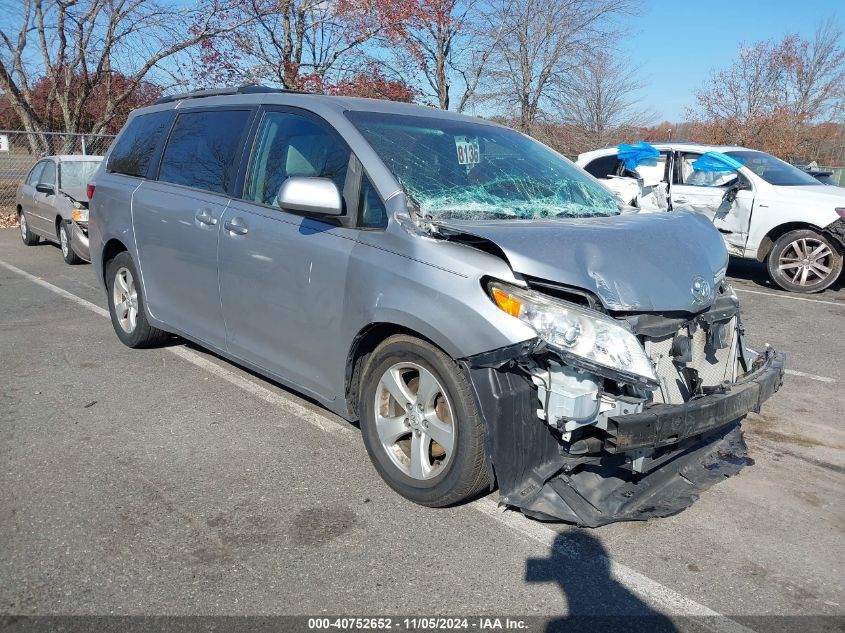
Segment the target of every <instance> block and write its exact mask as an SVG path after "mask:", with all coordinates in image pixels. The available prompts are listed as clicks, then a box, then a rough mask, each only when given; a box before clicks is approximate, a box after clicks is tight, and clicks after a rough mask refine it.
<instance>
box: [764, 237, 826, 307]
mask: <svg viewBox="0 0 845 633" xmlns="http://www.w3.org/2000/svg"><path fill="white" fill-rule="evenodd" d="M766 268H767V269H768V271H769V276H770V277H771V278H772V281H774V282H775V283H776V284H777V285H778V286H780V287H781V288H783V289H784V290H788V291H789V292H801V293H813V292H821V291H822V290H824V289H825V288H827V287H828V286H830V285H831V284H832V283H833V282H834V281H836V280H837V279H838V278H839V275H840V274H841V273H842V253H840V252H839V250H838V249H837V245H836V244H834V243H833V242H832V241H831V240H830V238H828V237H827V236H825V235H822V234H820V233H817V232H816V231H813V230H811V229H800V230H797V231H790V232H789V233H785V234H784V235H782V236H781V237H779V238H778V239H777V241H776V242H775V243H774V245H773V246H772V250H771V251H770V252H769V256H768V257H767V258H766ZM793 271H794V272H793Z"/></svg>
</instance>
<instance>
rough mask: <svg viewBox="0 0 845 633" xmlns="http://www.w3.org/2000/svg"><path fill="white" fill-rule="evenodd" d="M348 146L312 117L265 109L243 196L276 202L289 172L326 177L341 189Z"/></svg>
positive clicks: (268, 202)
mask: <svg viewBox="0 0 845 633" xmlns="http://www.w3.org/2000/svg"><path fill="white" fill-rule="evenodd" d="M348 163H349V150H348V149H346V148H345V147H344V146H343V145H342V144H341V143H340V141H338V140H337V139H336V138H335V137H334V136H333V135H332V134H330V133H329V131H328V130H327V129H325V128H324V127H323V126H322V125H320V124H319V123H317V122H316V121H314V120H312V119H310V118H307V117H304V116H300V115H298V114H290V113H287V112H268V113H267V114H265V115H264V119H263V120H262V121H261V128H260V129H259V131H258V139H257V141H256V144H255V152H254V154H253V158H252V165H251V167H250V171H249V179H248V180H247V185H246V189H245V191H244V198H245V199H246V200H252V201H253V202H258V203H260V204H266V205H270V206H278V204H277V197H278V193H279V188H280V187H281V186H282V183H283V182H284V181H285V179H286V178H290V177H291V176H310V177H319V178H329V179H330V180H332V181H333V182H334V183H335V185H337V188H338V190H340V191H343V185H344V182H345V181H346V169H347V166H348Z"/></svg>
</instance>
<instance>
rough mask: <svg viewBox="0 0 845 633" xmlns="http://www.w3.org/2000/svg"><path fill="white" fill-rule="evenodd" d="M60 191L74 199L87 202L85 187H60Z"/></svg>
mask: <svg viewBox="0 0 845 633" xmlns="http://www.w3.org/2000/svg"><path fill="white" fill-rule="evenodd" d="M61 191H63V192H64V193H66V194H67V195H69V196H70V197H71V198H73V199H74V200H78V201H79V202H83V203H85V204H88V192H87V191H86V190H85V187H62V188H61Z"/></svg>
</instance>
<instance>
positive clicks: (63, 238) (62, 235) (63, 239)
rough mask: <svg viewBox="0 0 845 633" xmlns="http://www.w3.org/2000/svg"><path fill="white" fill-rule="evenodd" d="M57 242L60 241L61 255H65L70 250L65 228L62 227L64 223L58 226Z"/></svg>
mask: <svg viewBox="0 0 845 633" xmlns="http://www.w3.org/2000/svg"><path fill="white" fill-rule="evenodd" d="M59 242H61V246H62V255H64V256H65V257H67V256H68V253H69V252H70V245H69V244H68V240H67V229H66V228H65V227H64V225H62V226H60V227H59Z"/></svg>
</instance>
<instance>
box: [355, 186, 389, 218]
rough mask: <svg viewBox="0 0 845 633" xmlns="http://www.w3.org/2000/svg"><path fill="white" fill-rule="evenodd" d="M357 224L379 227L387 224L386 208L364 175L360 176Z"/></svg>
mask: <svg viewBox="0 0 845 633" xmlns="http://www.w3.org/2000/svg"><path fill="white" fill-rule="evenodd" d="M358 226H361V227H366V228H381V227H384V226H387V210H386V209H385V208H384V203H383V202H382V201H381V198H379V197H378V194H377V193H376V190H375V187H373V185H372V183H371V182H370V179H369V178H367V177H366V176H362V177H361V197H360V199H359V200H358Z"/></svg>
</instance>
